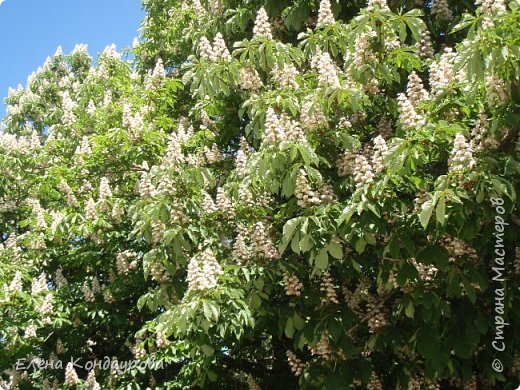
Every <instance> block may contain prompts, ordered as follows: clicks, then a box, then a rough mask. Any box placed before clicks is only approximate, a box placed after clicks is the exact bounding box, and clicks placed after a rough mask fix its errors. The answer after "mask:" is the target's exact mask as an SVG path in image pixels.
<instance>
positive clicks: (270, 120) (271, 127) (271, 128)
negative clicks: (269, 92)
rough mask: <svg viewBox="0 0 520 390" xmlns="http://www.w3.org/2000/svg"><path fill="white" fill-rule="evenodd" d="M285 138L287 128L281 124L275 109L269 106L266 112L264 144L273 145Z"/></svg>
mask: <svg viewBox="0 0 520 390" xmlns="http://www.w3.org/2000/svg"><path fill="white" fill-rule="evenodd" d="M284 140H285V129H284V128H283V126H282V125H281V124H280V120H279V118H278V116H277V115H276V113H275V111H274V109H273V108H272V107H269V108H268V109H267V112H266V114H265V134H264V139H263V141H262V144H263V145H272V144H275V143H277V142H282V141H284Z"/></svg>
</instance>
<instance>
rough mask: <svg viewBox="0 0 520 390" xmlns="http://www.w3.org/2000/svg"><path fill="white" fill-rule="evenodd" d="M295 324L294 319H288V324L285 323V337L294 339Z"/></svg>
mask: <svg viewBox="0 0 520 390" xmlns="http://www.w3.org/2000/svg"><path fill="white" fill-rule="evenodd" d="M294 331H295V329H294V324H293V319H292V317H289V318H287V322H286V323H285V336H287V337H288V338H290V339H292V338H293V336H294Z"/></svg>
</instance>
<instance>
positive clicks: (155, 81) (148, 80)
mask: <svg viewBox="0 0 520 390" xmlns="http://www.w3.org/2000/svg"><path fill="white" fill-rule="evenodd" d="M165 76H166V70H165V69H164V63H163V60H162V59H161V58H158V59H157V62H156V63H155V67H154V68H153V70H149V71H148V73H147V74H146V77H145V88H146V89H148V90H151V89H154V88H156V87H160V86H161V85H163V84H164V80H165Z"/></svg>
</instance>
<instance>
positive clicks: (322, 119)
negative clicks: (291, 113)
mask: <svg viewBox="0 0 520 390" xmlns="http://www.w3.org/2000/svg"><path fill="white" fill-rule="evenodd" d="M300 121H301V124H302V126H303V128H304V129H307V130H314V129H317V128H320V127H325V126H327V125H328V120H327V117H326V116H325V113H324V112H323V110H322V109H321V107H320V106H319V105H318V104H314V103H313V102H312V101H311V100H306V101H304V102H303V104H302V109H301V116H300Z"/></svg>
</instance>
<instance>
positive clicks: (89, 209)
mask: <svg viewBox="0 0 520 390" xmlns="http://www.w3.org/2000/svg"><path fill="white" fill-rule="evenodd" d="M85 217H86V218H87V219H88V220H91V221H93V220H94V219H96V218H97V210H96V202H94V199H92V198H89V200H88V201H87V204H86V206H85Z"/></svg>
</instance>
